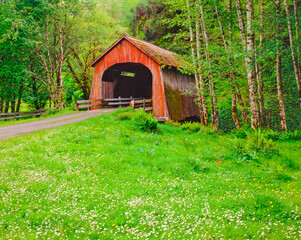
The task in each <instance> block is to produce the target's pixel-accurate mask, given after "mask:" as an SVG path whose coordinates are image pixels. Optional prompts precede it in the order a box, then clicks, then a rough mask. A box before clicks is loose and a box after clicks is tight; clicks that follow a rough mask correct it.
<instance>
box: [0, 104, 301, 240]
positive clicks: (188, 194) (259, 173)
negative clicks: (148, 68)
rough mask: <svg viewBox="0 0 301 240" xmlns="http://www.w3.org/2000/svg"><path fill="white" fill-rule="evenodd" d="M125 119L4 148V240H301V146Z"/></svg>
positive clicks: (111, 117)
mask: <svg viewBox="0 0 301 240" xmlns="http://www.w3.org/2000/svg"><path fill="white" fill-rule="evenodd" d="M122 111H123V110H118V111H117V112H114V113H112V114H107V115H102V116H100V117H95V118H90V119H88V120H85V121H83V122H79V123H75V124H70V125H66V126H63V127H59V128H55V129H52V130H48V131H41V132H37V133H34V134H30V135H27V136H22V137H17V138H13V139H10V140H5V141H1V142H0V156H1V158H0V238H1V239H53V238H54V239H159V238H161V239H287V238H291V239H300V238H301V213H300V207H301V206H300V205H301V194H300V189H301V178H300V168H301V151H300V149H301V140H294V139H292V137H285V136H282V135H281V134H279V133H264V132H261V131H260V130H259V131H255V132H252V131H246V132H242V131H240V132H233V133H231V134H223V133H215V132H214V130H212V129H210V128H199V127H198V126H196V125H193V124H192V125H189V124H186V126H185V125H184V127H183V126H182V127H181V126H179V125H178V124H177V123H173V122H170V123H166V124H158V127H157V129H155V130H154V131H145V129H143V128H140V127H139V126H138V125H137V121H135V119H130V118H131V117H126V116H127V114H128V113H126V114H125V115H123V116H124V117H120V116H121V114H123V112H122ZM128 115H130V114H128ZM296 139H298V138H296Z"/></svg>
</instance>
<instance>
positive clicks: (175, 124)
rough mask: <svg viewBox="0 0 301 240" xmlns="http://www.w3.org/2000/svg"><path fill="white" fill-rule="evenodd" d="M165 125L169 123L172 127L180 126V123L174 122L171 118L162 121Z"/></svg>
mask: <svg viewBox="0 0 301 240" xmlns="http://www.w3.org/2000/svg"><path fill="white" fill-rule="evenodd" d="M164 123H165V124H166V125H171V126H173V127H181V123H179V122H175V121H173V120H168V121H166V122H164Z"/></svg>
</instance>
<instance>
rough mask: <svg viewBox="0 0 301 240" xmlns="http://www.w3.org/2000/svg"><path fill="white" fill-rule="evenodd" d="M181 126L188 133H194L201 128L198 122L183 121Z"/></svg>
mask: <svg viewBox="0 0 301 240" xmlns="http://www.w3.org/2000/svg"><path fill="white" fill-rule="evenodd" d="M181 128H182V129H184V130H185V131H187V132H189V133H196V132H199V131H200V130H201V128H202V125H201V124H200V123H199V122H184V123H183V124H182V125H181Z"/></svg>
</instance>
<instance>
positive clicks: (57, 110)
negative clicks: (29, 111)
mask: <svg viewBox="0 0 301 240" xmlns="http://www.w3.org/2000/svg"><path fill="white" fill-rule="evenodd" d="M59 112H60V110H59V109H48V110H47V111H46V112H45V113H44V114H43V115H42V116H43V117H48V116H51V115H56V114H58V113H59Z"/></svg>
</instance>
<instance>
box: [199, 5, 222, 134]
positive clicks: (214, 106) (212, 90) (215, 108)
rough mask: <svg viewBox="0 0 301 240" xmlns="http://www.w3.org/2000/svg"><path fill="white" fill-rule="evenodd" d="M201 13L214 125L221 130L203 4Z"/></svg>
mask: <svg viewBox="0 0 301 240" xmlns="http://www.w3.org/2000/svg"><path fill="white" fill-rule="evenodd" d="M200 12H201V27H202V32H203V39H204V43H205V55H206V59H207V62H208V65H209V74H208V78H209V91H210V95H211V103H212V106H211V109H212V113H211V114H212V125H213V126H214V127H215V128H216V129H219V116H218V106H217V98H216V93H215V85H214V82H213V74H212V66H211V58H210V54H209V38H208V34H207V28H206V24H205V16H204V9H203V6H202V4H200Z"/></svg>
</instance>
